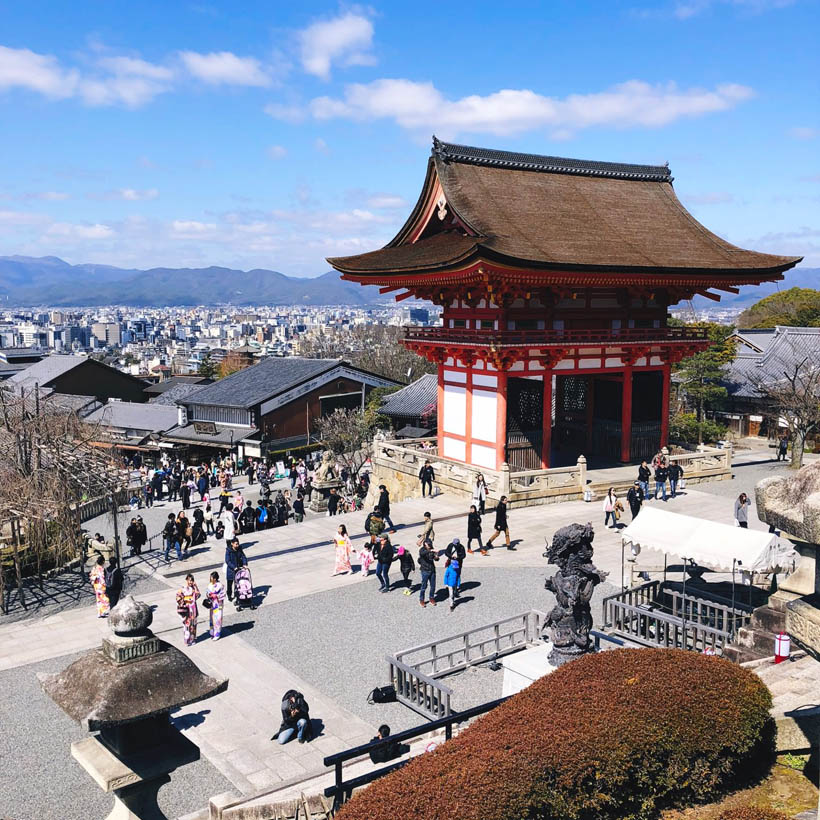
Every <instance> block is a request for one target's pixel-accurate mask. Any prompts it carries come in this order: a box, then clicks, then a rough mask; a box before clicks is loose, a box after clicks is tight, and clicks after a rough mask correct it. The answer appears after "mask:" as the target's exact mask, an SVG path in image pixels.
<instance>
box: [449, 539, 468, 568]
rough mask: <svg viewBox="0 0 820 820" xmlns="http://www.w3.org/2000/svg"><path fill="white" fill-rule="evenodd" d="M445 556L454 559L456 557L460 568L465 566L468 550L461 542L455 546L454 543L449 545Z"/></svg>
mask: <svg viewBox="0 0 820 820" xmlns="http://www.w3.org/2000/svg"><path fill="white" fill-rule="evenodd" d="M444 554H445V555H446V556H447V557H448V558H453V557H454V556H455V557H456V558H457V559H458V564H459V566H464V559H465V558H466V557H467V550H466V549H465V547H464V544H462V543H461V542H460V541H459V543H458V544H453V543H452V542H451V543H449V544H448V545H447V549H445V550H444Z"/></svg>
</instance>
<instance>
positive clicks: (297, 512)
mask: <svg viewBox="0 0 820 820" xmlns="http://www.w3.org/2000/svg"><path fill="white" fill-rule="evenodd" d="M304 520H305V497H304V496H303V495H302V493H301V491H299V492H297V493H296V500H295V501H294V502H293V522H294V524H301V523H302V522H303V521H304Z"/></svg>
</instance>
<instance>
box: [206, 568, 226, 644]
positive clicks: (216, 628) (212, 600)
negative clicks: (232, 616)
mask: <svg viewBox="0 0 820 820" xmlns="http://www.w3.org/2000/svg"><path fill="white" fill-rule="evenodd" d="M205 594H206V597H207V604H205V606H206V607H207V608H208V609H209V610H210V613H211V618H210V627H211V628H210V635H211V638H212V639H213V640H215V641H218V640H219V638H220V636H221V635H222V613H223V611H224V608H225V587H223V586H222V583H221V582H220V580H219V573H218V572H212V573H211V582H210V583H209V584H208V589H207V590H206V593H205Z"/></svg>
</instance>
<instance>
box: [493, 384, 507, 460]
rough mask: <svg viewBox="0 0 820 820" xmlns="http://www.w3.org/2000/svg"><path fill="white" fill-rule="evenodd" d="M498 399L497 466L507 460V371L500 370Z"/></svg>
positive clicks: (496, 427) (496, 425)
mask: <svg viewBox="0 0 820 820" xmlns="http://www.w3.org/2000/svg"><path fill="white" fill-rule="evenodd" d="M497 389H498V399H497V401H496V416H495V468H496V470H500V469H501V465H502V464H503V463H504V462H505V461H506V460H507V373H506V371H503V370H499V371H498V388H497Z"/></svg>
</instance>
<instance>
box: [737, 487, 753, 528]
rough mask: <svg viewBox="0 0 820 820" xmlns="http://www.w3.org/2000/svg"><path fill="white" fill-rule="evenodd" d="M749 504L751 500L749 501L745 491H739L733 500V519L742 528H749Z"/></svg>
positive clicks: (750, 504)
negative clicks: (735, 499)
mask: <svg viewBox="0 0 820 820" xmlns="http://www.w3.org/2000/svg"><path fill="white" fill-rule="evenodd" d="M751 506H752V502H751V501H749V496H747V495H746V493H741V494H740V495H739V496H738V497H737V501H735V521H736V522H737V525H738V527H743V529H744V530H745V529H748V528H749V507H751Z"/></svg>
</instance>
